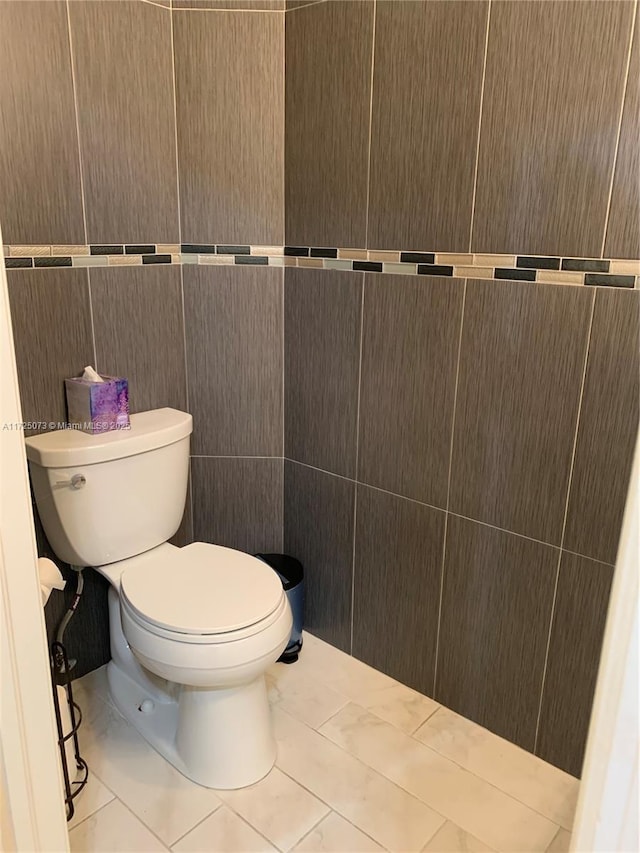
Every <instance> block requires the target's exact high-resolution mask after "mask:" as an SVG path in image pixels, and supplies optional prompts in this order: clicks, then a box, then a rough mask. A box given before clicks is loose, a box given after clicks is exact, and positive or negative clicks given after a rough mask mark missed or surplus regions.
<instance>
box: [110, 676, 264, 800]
mask: <svg viewBox="0 0 640 853" xmlns="http://www.w3.org/2000/svg"><path fill="white" fill-rule="evenodd" d="M107 677H108V681H109V692H110V694H111V698H112V700H113V702H114V704H115V706H116V707H117V708H118V710H119V711H120V713H121V714H122V715H123V716H124V717H125V719H127V720H128V721H129V722H130V723H131V725H132V726H133V727H134V728H135V729H136V730H137V731H138V732H139V733H140V734H141V735H142V737H143V738H144V739H145V740H146V741H147V743H149V744H150V745H151V746H152V747H153V748H154V749H155V750H156V751H157V752H159V753H160V755H162V756H163V757H164V758H166V759H167V761H169V762H170V763H171V764H172V765H173V766H174V767H175V768H176V770H179V771H180V773H182V774H183V775H184V776H186V777H187V778H189V779H192V780H193V781H194V782H196V783H197V784H198V785H203V786H204V787H206V788H219V789H222V790H224V789H228V790H230V789H235V788H244V787H246V786H247V785H252V784H253V783H254V782H258V781H259V780H260V779H262V778H263V777H264V776H266V775H267V773H268V772H269V771H270V770H271V768H272V767H273V765H274V763H275V760H276V742H275V738H274V736H273V732H272V728H271V715H270V710H269V703H268V701H267V691H266V686H265V681H264V676H263V675H261V676H259V677H258V678H256V679H254V680H253V681H251V682H250V683H249V684H246V685H240V686H238V687H234V688H227V689H223V690H213V689H205V688H198V687H186V686H178V692H177V696H178V698H177V700H176V699H175V698H173V697H172V696H171V695H170V694H169V693H167V694H166V695H165V696H163V695H161V694H160V693H159V692H158V691H157V690H156V691H155V692H154V694H153V695H151V694H150V692H149V691H148V690H146V689H145V687H144V686H142V685H140V684H138V683H137V682H136V681H134V679H132V678H131V677H130V676H129V675H127V674H126V673H125V672H124V671H123V670H122V669H120V667H118V665H117V664H116V663H115V662H114V661H113V660H112V661H111V662H110V663H109V665H108V667H107Z"/></svg>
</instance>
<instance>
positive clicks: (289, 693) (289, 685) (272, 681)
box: [267, 652, 349, 729]
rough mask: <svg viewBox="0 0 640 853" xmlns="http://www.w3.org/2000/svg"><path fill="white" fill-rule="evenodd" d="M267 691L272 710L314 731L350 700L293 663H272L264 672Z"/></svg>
mask: <svg viewBox="0 0 640 853" xmlns="http://www.w3.org/2000/svg"><path fill="white" fill-rule="evenodd" d="M303 654H304V652H303ZM267 689H268V692H269V702H270V703H271V705H272V707H275V706H280V707H281V708H284V710H285V711H287V712H288V713H290V714H292V715H293V716H294V717H297V718H298V719H299V720H302V722H304V723H306V724H307V725H308V726H311V728H313V729H317V728H318V726H321V725H322V723H324V722H326V720H328V719H329V717H331V716H333V714H335V713H336V711H339V710H340V708H343V707H344V706H345V705H346V704H347V702H348V701H349V700H348V699H347V697H346V696H342V695H341V694H340V693H336V691H335V690H332V689H331V688H330V687H327V685H326V684H323V683H322V682H321V681H318V679H317V678H309V677H308V676H307V675H306V674H305V673H304V671H301V670H300V669H298V668H297V666H296V664H292V665H285V664H282V663H276V664H274V665H273V666H272V667H271V668H270V669H269V671H268V672H267Z"/></svg>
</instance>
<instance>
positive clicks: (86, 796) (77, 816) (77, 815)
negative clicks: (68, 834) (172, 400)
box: [67, 771, 113, 830]
mask: <svg viewBox="0 0 640 853" xmlns="http://www.w3.org/2000/svg"><path fill="white" fill-rule="evenodd" d="M112 799H113V793H112V792H111V791H110V790H109V789H108V788H106V787H105V786H104V785H103V784H102V782H101V781H100V780H99V779H98V778H97V777H96V776H94V775H93V774H92V773H91V771H89V778H88V779H87V784H86V785H85V786H84V788H83V789H82V790H81V791H80V793H79V794H78V796H77V797H75V798H74V800H73V817H72V818H71V820H70V821H69V823H68V825H67V826H68V829H69V830H71V829H73V828H74V826H77V825H78V824H79V823H82V821H83V820H84V819H85V818H87V817H89V815H92V814H93V813H94V812H97V811H98V809H101V808H102V807H103V806H106V804H107V803H110V802H111V800H112Z"/></svg>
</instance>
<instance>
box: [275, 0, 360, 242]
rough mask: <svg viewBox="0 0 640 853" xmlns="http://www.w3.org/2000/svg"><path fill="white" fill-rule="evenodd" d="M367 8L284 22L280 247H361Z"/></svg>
mask: <svg viewBox="0 0 640 853" xmlns="http://www.w3.org/2000/svg"><path fill="white" fill-rule="evenodd" d="M373 10H374V4H373V2H370V0H363V2H359V3H353V2H350V0H337V2H332V3H320V4H317V5H313V6H308V7H307V8H305V9H299V10H297V11H296V12H295V14H291V15H287V20H286V122H285V162H286V170H285V185H286V242H287V243H288V244H290V245H304V246H309V245H311V246H364V245H365V240H366V206H367V169H368V146H369V108H370V101H371V50H372V32H373Z"/></svg>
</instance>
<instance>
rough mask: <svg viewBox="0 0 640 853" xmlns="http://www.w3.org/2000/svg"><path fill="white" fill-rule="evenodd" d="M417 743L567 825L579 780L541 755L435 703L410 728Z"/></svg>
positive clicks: (574, 802)
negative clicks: (427, 714)
mask: <svg viewBox="0 0 640 853" xmlns="http://www.w3.org/2000/svg"><path fill="white" fill-rule="evenodd" d="M415 737H416V738H418V740H420V741H421V742H422V743H424V744H426V745H427V746H429V747H431V749H435V750H436V751H437V752H439V753H440V754H441V755H444V756H446V757H447V758H450V759H451V760H452V761H455V762H456V764H460V765H461V766H462V767H464V768H465V769H467V770H470V771H471V772H472V773H475V774H476V776H481V777H482V778H483V779H486V780H487V781H488V782H491V784H492V785H495V786H496V787H497V788H500V789H501V790H502V791H505V793H507V794H509V795H510V796H512V797H515V799H517V800H520V802H522V803H525V804H526V805H528V806H530V807H531V808H532V809H535V811H537V812H540V814H543V815H544V816H545V817H548V818H549V819H550V820H552V821H553V822H554V823H558V824H560V826H563V827H564V828H565V829H571V827H572V825H573V817H574V813H575V809H576V803H577V799H578V792H579V789H580V782H579V780H578V779H575V778H574V777H573V776H570V775H569V774H568V773H565V772H564V771H562V770H559V769H558V768H557V767H553V766H552V765H551V764H547V762H546V761H543V760H542V759H541V758H538V757H537V756H535V755H532V754H531V753H530V752H526V751H525V750H524V749H520V747H518V746H516V745H515V744H513V743H510V742H509V741H507V740H504V739H503V738H501V737H498V735H494V734H493V733H492V732H490V731H488V730H487V729H484V728H482V726H479V725H477V724H476V723H473V722H471V720H467V719H465V717H461V716H460V715H459V714H455V713H454V712H453V711H449V710H448V709H447V708H441V709H440V710H439V711H438V712H437V713H436V714H434V715H433V716H432V717H430V718H429V719H428V720H427V721H426V723H424V725H422V726H421V727H420V728H419V729H418V731H417V732H416V733H415Z"/></svg>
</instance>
